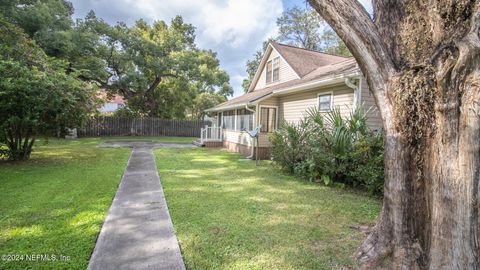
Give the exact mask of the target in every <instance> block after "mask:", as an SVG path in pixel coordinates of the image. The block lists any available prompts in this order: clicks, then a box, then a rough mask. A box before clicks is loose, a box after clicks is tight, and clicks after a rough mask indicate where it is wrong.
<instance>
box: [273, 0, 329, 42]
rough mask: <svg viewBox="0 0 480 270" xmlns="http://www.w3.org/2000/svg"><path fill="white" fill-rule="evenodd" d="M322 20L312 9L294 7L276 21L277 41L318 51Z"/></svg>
mask: <svg viewBox="0 0 480 270" xmlns="http://www.w3.org/2000/svg"><path fill="white" fill-rule="evenodd" d="M323 23H324V22H323V19H322V18H321V17H320V16H319V15H318V13H317V12H316V11H315V10H313V9H302V8H300V7H298V6H294V7H292V8H290V9H287V10H286V11H284V12H283V14H282V16H281V17H279V18H278V19H277V26H278V32H279V36H278V38H277V39H278V40H279V41H280V42H287V43H289V44H291V45H294V46H297V47H301V48H305V49H308V50H313V51H318V50H320V44H321V30H322V29H321V28H322V26H323Z"/></svg>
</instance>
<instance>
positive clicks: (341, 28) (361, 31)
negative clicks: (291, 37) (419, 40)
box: [308, 0, 396, 129]
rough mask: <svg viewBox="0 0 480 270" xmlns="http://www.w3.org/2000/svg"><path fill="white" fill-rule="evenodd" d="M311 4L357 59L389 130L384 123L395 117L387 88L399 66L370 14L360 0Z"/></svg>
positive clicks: (313, 0) (312, 1)
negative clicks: (387, 119) (392, 116)
mask: <svg viewBox="0 0 480 270" xmlns="http://www.w3.org/2000/svg"><path fill="white" fill-rule="evenodd" d="M308 2H309V3H310V5H312V7H313V8H315V10H316V11H317V12H318V13H319V14H320V15H321V16H322V17H323V19H324V20H325V21H326V22H327V23H328V24H330V26H331V27H332V28H333V29H334V30H335V32H336V33H337V34H338V35H339V36H340V38H341V39H342V40H343V41H344V42H345V45H346V46H347V47H348V49H349V50H350V52H351V53H352V54H353V56H354V57H355V59H356V60H357V63H358V65H359V66H360V69H361V70H362V72H363V74H364V75H365V76H366V77H367V81H368V85H369V86H370V91H372V93H373V95H374V97H375V99H376V101H377V105H378V108H379V111H380V113H381V115H382V118H383V120H384V121H383V122H384V128H385V129H388V128H390V125H389V123H386V122H385V119H386V118H388V117H389V116H390V115H391V114H392V109H391V106H390V102H389V101H388V98H387V89H388V88H387V85H388V82H389V79H390V78H391V77H392V76H393V75H394V74H395V73H396V67H395V64H394V62H393V59H392V57H391V55H390V54H389V53H388V50H387V48H386V46H385V44H384V43H383V41H382V38H381V36H380V32H379V31H378V29H377V26H376V25H375V24H374V22H373V21H372V19H371V18H370V15H369V14H368V13H367V11H366V10H365V8H364V7H363V6H362V5H361V4H360V3H359V2H358V1H357V0H308Z"/></svg>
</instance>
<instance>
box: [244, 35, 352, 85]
mask: <svg viewBox="0 0 480 270" xmlns="http://www.w3.org/2000/svg"><path fill="white" fill-rule="evenodd" d="M273 50H275V51H277V52H278V54H279V55H280V56H281V57H282V58H283V60H284V61H285V63H286V64H287V65H288V66H289V67H290V68H292V70H293V71H294V72H295V73H296V75H297V77H298V79H301V78H302V77H304V76H305V75H307V74H308V73H310V72H312V71H313V70H315V69H317V68H318V67H321V66H326V65H330V64H333V63H338V62H341V61H345V60H347V59H353V58H351V57H343V56H337V55H332V54H327V53H322V52H317V51H312V50H307V49H303V48H298V47H294V46H291V45H286V44H281V43H278V42H275V41H271V42H270V43H268V46H267V49H266V50H265V53H264V55H263V57H262V60H261V61H260V64H259V65H258V68H257V71H256V72H255V76H254V77H253V80H252V82H251V83H250V87H249V89H248V92H250V91H253V88H254V86H255V85H256V84H257V81H258V80H259V79H260V74H261V73H262V71H263V69H264V67H265V65H266V63H267V60H268V57H269V56H270V54H271V53H272V51H273Z"/></svg>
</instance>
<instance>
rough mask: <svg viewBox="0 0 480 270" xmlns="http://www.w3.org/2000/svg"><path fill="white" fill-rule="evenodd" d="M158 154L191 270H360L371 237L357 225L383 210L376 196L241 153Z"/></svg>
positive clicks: (370, 220)
mask: <svg viewBox="0 0 480 270" xmlns="http://www.w3.org/2000/svg"><path fill="white" fill-rule="evenodd" d="M155 155H156V158H157V164H158V169H159V174H160V175H161V179H162V186H163V189H164V192H165V197H166V199H167V201H168V207H169V210H170V213H171V216H172V220H173V224H174V226H175V233H176V235H177V237H178V240H179V242H180V245H181V246H182V255H183V258H184V261H185V264H186V267H187V268H188V269H257V270H261V269H355V268H356V264H355V262H354V259H353V258H352V256H351V254H353V253H354V251H355V249H356V247H357V246H358V245H359V244H360V242H361V240H362V239H363V237H364V234H363V233H362V232H360V231H358V230H357V229H352V228H353V227H357V226H359V225H360V224H363V225H364V224H371V223H373V222H374V221H375V219H376V216H377V215H378V213H379V211H380V205H381V202H380V201H379V200H377V199H375V198H371V197H369V196H365V195H364V194H362V193H358V192H355V191H348V190H345V189H340V188H337V187H335V185H332V186H331V187H326V186H322V185H317V184H313V183H309V182H306V181H302V180H301V179H298V178H297V177H294V176H291V175H286V174H283V173H282V172H280V171H278V170H277V169H276V168H274V167H272V166H271V162H270V161H262V162H261V163H260V165H259V166H256V165H255V162H248V161H239V159H240V155H239V154H238V153H229V152H226V151H221V150H218V149H213V148H196V149H190V148H189V149H166V148H162V149H157V150H155ZM199 202H201V203H199ZM184 209H189V211H185V210H184Z"/></svg>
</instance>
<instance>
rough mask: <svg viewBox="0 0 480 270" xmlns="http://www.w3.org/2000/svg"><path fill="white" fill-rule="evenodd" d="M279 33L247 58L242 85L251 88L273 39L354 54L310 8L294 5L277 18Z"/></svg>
mask: <svg viewBox="0 0 480 270" xmlns="http://www.w3.org/2000/svg"><path fill="white" fill-rule="evenodd" d="M277 27H278V29H279V34H278V36H277V37H275V38H272V37H270V38H268V39H267V40H266V41H264V42H263V44H262V49H260V50H258V51H256V52H255V53H254V54H253V55H252V58H251V59H249V60H247V63H246V65H245V69H246V72H247V77H246V78H245V79H244V80H243V83H242V87H243V89H244V91H245V92H247V91H248V88H249V87H250V84H251V83H252V80H253V77H254V76H255V72H256V71H257V69H258V66H259V65H260V61H261V60H262V57H263V55H264V53H265V50H266V49H267V45H268V43H269V42H271V41H278V42H284V43H287V44H290V45H293V46H296V47H300V48H305V49H309V50H314V51H321V52H325V53H329V54H335V55H342V56H352V55H351V53H350V51H349V50H348V48H347V46H346V45H345V43H343V41H342V40H341V39H340V37H338V36H337V34H336V33H335V32H333V31H332V30H331V29H330V27H329V26H328V25H327V24H326V23H325V21H324V20H323V19H322V18H321V17H320V16H319V15H318V13H317V12H316V11H315V10H313V9H311V8H305V9H303V8H300V7H298V6H294V7H292V8H290V9H287V10H285V11H284V12H283V14H282V16H280V17H279V18H277Z"/></svg>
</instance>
